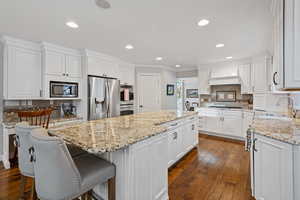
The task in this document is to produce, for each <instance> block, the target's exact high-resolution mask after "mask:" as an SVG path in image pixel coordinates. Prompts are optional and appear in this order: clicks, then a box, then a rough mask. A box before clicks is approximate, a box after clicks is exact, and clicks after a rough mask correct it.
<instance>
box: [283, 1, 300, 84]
mask: <svg viewBox="0 0 300 200" xmlns="http://www.w3.org/2000/svg"><path fill="white" fill-rule="evenodd" d="M284 2H285V5H284V8H285V11H284V14H285V16H284V27H285V30H284V75H285V86H284V87H285V88H300V67H299V66H300V58H299V55H300V1H299V0H285V1H284Z"/></svg>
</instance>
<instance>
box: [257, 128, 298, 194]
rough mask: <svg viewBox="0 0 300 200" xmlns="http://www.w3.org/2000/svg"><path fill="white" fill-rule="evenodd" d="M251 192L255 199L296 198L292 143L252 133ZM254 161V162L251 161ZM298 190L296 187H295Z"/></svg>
mask: <svg viewBox="0 0 300 200" xmlns="http://www.w3.org/2000/svg"><path fill="white" fill-rule="evenodd" d="M254 140H255V145H254V146H253V160H252V165H253V168H254V170H253V176H252V181H253V187H254V188H252V190H253V193H254V196H255V198H256V199H257V200H298V198H295V197H294V179H293V178H294V171H293V170H296V171H298V170H299V166H298V167H297V168H294V160H293V155H294V151H293V145H291V144H288V143H285V142H280V141H277V140H274V139H270V138H267V137H265V136H261V135H258V134H254ZM253 162H254V163H253ZM297 190H298V189H297Z"/></svg>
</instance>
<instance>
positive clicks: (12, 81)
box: [2, 37, 42, 99]
mask: <svg viewBox="0 0 300 200" xmlns="http://www.w3.org/2000/svg"><path fill="white" fill-rule="evenodd" d="M2 43H3V47H4V48H3V50H4V51H3V53H4V55H3V58H4V59H3V74H4V76H3V80H4V82H3V86H4V87H3V91H4V99H40V98H41V88H42V83H41V74H42V73H41V69H42V63H41V58H42V55H41V50H40V46H39V45H37V44H35V43H31V42H27V41H23V40H18V39H13V38H10V37H3V38H2Z"/></svg>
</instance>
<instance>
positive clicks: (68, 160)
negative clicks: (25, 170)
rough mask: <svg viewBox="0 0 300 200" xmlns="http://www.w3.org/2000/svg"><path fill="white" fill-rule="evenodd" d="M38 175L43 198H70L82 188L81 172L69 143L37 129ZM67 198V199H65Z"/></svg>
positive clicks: (34, 133) (34, 141)
mask: <svg viewBox="0 0 300 200" xmlns="http://www.w3.org/2000/svg"><path fill="white" fill-rule="evenodd" d="M31 141H32V144H33V148H34V158H33V165H34V173H35V183H36V191H37V194H38V197H39V198H40V199H49V200H51V199H53V200H56V199H69V198H70V196H71V195H73V194H74V193H76V192H78V191H79V190H80V187H81V177H80V173H79V171H78V169H77V167H76V165H75V163H74V161H73V159H72V157H71V155H70V153H69V151H68V148H67V146H66V144H65V143H64V142H63V141H62V140H61V139H59V138H57V137H50V136H45V135H44V134H43V133H42V132H41V130H38V129H36V130H33V131H32V133H31ZM62 197H63V198H62Z"/></svg>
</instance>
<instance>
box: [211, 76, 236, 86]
mask: <svg viewBox="0 0 300 200" xmlns="http://www.w3.org/2000/svg"><path fill="white" fill-rule="evenodd" d="M208 84H209V85H236V84H241V78H240V76H224V77H215V78H210V79H209V80H208Z"/></svg>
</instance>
